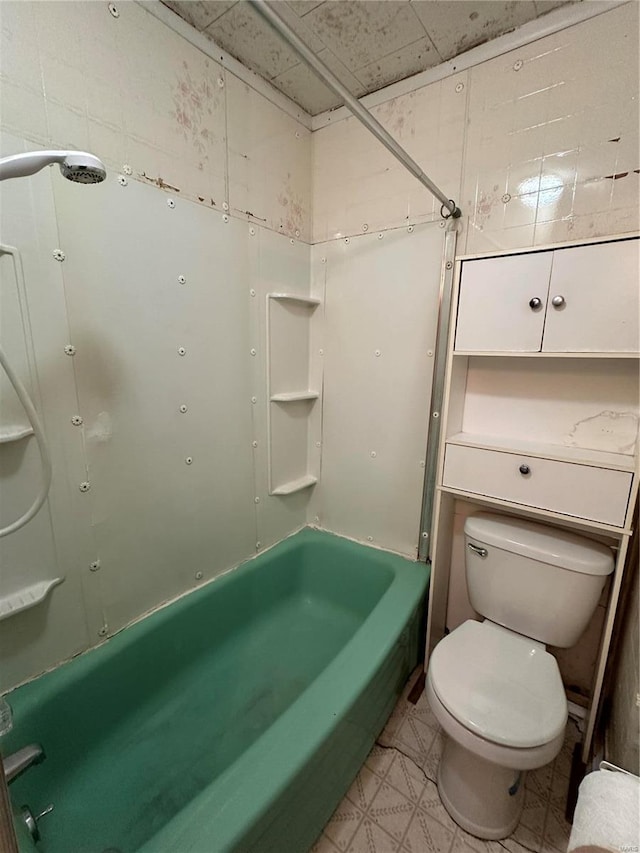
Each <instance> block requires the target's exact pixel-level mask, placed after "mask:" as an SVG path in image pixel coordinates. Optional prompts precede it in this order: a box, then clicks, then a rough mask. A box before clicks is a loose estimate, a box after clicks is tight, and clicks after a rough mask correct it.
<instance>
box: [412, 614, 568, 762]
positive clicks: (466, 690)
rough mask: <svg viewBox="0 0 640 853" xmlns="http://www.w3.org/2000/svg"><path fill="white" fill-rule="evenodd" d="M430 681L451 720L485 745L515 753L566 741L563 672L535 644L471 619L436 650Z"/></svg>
mask: <svg viewBox="0 0 640 853" xmlns="http://www.w3.org/2000/svg"><path fill="white" fill-rule="evenodd" d="M429 681H430V687H431V690H432V691H433V693H434V694H435V697H437V700H438V704H440V705H442V708H443V710H445V711H446V712H447V715H449V716H450V717H451V718H453V720H455V721H456V722H457V723H458V724H459V725H460V726H461V727H462V728H463V729H466V730H467V731H468V732H470V733H471V734H473V735H475V736H477V737H479V738H481V739H482V740H483V741H488V742H489V743H490V744H494V745H495V746H502V747H506V749H507V750H515V751H516V752H520V751H524V752H526V751H528V750H533V751H535V750H536V748H538V747H542V748H544V747H545V746H547V745H550V744H551V743H555V742H556V741H557V740H558V738H560V743H561V742H562V736H563V734H564V729H565V726H566V721H567V702H566V697H565V693H564V688H563V686H562V680H561V678H560V672H559V670H558V665H557V663H556V661H555V658H554V657H553V656H552V655H550V654H549V653H548V652H547V651H545V648H544V646H543V645H542V644H541V643H538V642H536V641H535V640H530V639H528V638H527V637H523V636H522V635H520V634H516V633H514V632H513V631H509V630H508V629H506V628H503V627H501V626H499V625H496V624H494V623H492V622H490V621H488V620H485V621H484V622H476V621H474V620H469V621H467V622H464V623H463V624H462V625H460V627H458V628H456V629H455V631H453V632H452V633H451V634H449V635H448V636H447V637H445V638H444V639H443V640H441V641H440V642H439V643H438V645H437V646H436V648H435V649H434V651H433V653H432V655H431V660H430V663H429ZM436 715H437V714H436ZM443 725H444V724H443ZM444 727H445V729H446V728H447V727H446V726H444ZM456 728H457V726H456ZM543 751H544V750H543ZM509 763H510V762H509ZM522 769H525V768H524V767H523V768H522Z"/></svg>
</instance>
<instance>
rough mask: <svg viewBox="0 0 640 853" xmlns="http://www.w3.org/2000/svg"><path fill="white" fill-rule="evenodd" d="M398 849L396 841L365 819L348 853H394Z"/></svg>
mask: <svg viewBox="0 0 640 853" xmlns="http://www.w3.org/2000/svg"><path fill="white" fill-rule="evenodd" d="M399 848H400V844H399V843H398V842H397V841H396V840H394V839H393V838H392V837H391V836H390V835H389V834H388V833H386V832H385V831H384V829H382V828H381V827H380V826H378V824H377V823H375V821H373V820H371V819H370V818H368V817H367V818H365V819H364V820H363V821H362V823H361V824H360V826H359V828H358V831H357V832H356V834H355V836H354V839H353V841H352V842H351V845H350V847H349V850H348V853H396V851H397V850H399Z"/></svg>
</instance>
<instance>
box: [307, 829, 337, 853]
mask: <svg viewBox="0 0 640 853" xmlns="http://www.w3.org/2000/svg"><path fill="white" fill-rule="evenodd" d="M309 853H340V850H339V848H338V847H336V845H335V844H334V843H333V841H331V840H330V839H329V838H327V836H326V835H325V834H324V832H323V833H322V835H321V836H320V838H319V839H318V840H317V841H316V843H315V844H314V845H313V847H312V848H311V850H310V851H309Z"/></svg>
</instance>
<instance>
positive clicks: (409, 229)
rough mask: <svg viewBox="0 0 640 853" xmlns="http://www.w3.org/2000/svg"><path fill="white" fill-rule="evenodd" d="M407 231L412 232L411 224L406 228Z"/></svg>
mask: <svg viewBox="0 0 640 853" xmlns="http://www.w3.org/2000/svg"><path fill="white" fill-rule="evenodd" d="M407 231H408V232H409V234H411V233H413V225H410V226H409V227H408V228H407Z"/></svg>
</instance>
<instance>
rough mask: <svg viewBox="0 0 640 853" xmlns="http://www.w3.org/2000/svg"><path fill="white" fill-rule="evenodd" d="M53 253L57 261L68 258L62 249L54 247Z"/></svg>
mask: <svg viewBox="0 0 640 853" xmlns="http://www.w3.org/2000/svg"><path fill="white" fill-rule="evenodd" d="M52 254H53V257H54V258H55V260H56V261H64V259H65V258H66V255H65V253H64V252H63V251H62V249H54V250H53V253H52Z"/></svg>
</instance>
